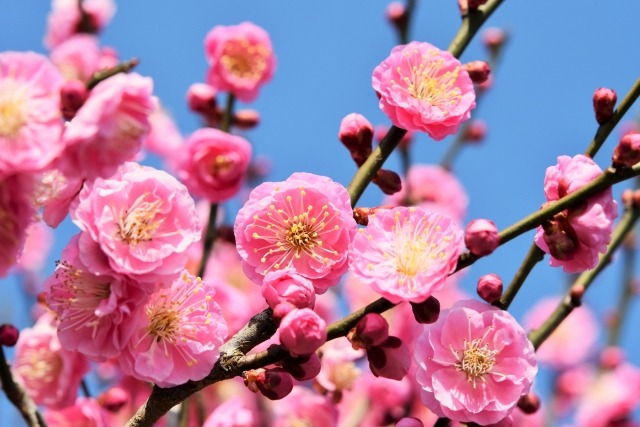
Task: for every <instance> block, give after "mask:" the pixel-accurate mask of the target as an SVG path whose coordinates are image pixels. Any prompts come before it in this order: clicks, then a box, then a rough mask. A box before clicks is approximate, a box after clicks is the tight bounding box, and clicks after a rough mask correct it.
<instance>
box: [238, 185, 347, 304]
mask: <svg viewBox="0 0 640 427" xmlns="http://www.w3.org/2000/svg"><path fill="white" fill-rule="evenodd" d="M356 228H357V225H356V222H355V220H354V219H353V212H352V210H351V202H350V199H349V193H347V190H346V189H345V188H344V187H342V186H341V185H340V184H338V183H336V182H333V181H332V180H331V179H330V178H328V177H324V176H319V175H313V174H310V173H294V174H293V175H291V176H290V177H289V178H288V179H287V180H286V181H284V182H265V183H263V184H261V185H259V186H258V187H256V188H255V189H254V190H253V191H252V192H251V194H250V195H249V200H248V201H247V203H246V204H245V205H244V207H242V209H240V211H239V212H238V215H237V217H236V222H235V225H234V233H235V237H236V247H237V249H238V252H239V253H240V256H241V257H242V259H243V268H244V270H245V272H246V274H247V276H249V278H250V279H251V280H253V281H254V282H256V283H261V282H262V278H263V276H264V275H265V274H267V273H268V272H270V271H274V270H280V269H283V268H293V269H295V271H296V273H297V274H299V275H301V276H304V277H306V278H308V279H311V280H312V281H313V286H314V287H315V289H316V294H322V293H324V292H326V290H327V289H328V288H329V287H331V286H334V285H336V284H337V283H338V281H339V280H340V278H341V277H342V275H343V274H344V273H345V272H346V271H347V268H348V265H347V248H348V246H349V243H350V242H351V239H352V238H353V236H354V234H355V233H356Z"/></svg>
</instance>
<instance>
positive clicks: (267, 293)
mask: <svg viewBox="0 0 640 427" xmlns="http://www.w3.org/2000/svg"><path fill="white" fill-rule="evenodd" d="M262 296H263V297H264V299H265V300H267V304H269V307H271V308H275V306H276V305H278V304H280V303H281V302H285V301H286V302H289V303H291V304H293V305H294V306H296V307H298V308H311V309H313V307H314V306H315V304H316V292H315V290H314V288H313V283H311V281H310V280H309V279H307V278H305V277H302V276H300V275H299V274H296V272H295V270H294V269H292V268H287V269H283V270H277V271H271V272H269V273H267V275H266V276H264V281H263V282H262Z"/></svg>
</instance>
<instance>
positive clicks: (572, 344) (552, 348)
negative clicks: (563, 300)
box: [523, 297, 600, 369]
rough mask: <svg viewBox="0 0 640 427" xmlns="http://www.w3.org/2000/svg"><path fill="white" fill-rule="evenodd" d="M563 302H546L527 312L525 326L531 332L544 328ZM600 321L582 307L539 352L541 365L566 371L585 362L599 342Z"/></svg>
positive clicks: (572, 313) (558, 329)
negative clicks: (546, 321) (544, 324)
mask: <svg viewBox="0 0 640 427" xmlns="http://www.w3.org/2000/svg"><path fill="white" fill-rule="evenodd" d="M559 302H560V298H557V297H556V298H545V299H543V300H540V301H539V302H537V303H536V304H535V305H534V306H533V307H531V309H530V310H529V311H528V312H527V314H526V316H525V318H524V321H523V324H524V325H525V327H526V328H527V329H536V328H539V327H540V326H542V324H543V323H544V321H545V320H547V319H548V318H549V316H550V315H551V313H553V311H554V310H555V308H556V307H557V305H558V303H559ZM599 329H600V328H599V325H598V319H597V318H596V316H595V314H594V313H593V311H591V309H590V308H589V307H588V306H587V305H585V304H582V305H581V306H580V307H576V308H574V309H573V311H572V312H571V314H570V315H569V316H568V317H567V318H566V319H565V320H563V321H562V323H560V326H558V327H557V328H556V329H555V331H553V333H552V334H551V335H549V337H548V338H547V339H546V340H545V341H544V343H542V345H541V346H540V348H539V349H538V350H536V356H537V358H538V361H540V362H541V363H544V364H547V365H548V366H551V367H553V368H556V369H566V368H568V367H571V366H576V365H577V364H579V363H581V362H583V361H585V360H586V359H587V358H588V357H589V356H590V353H591V351H592V350H593V349H594V346H595V344H596V342H597V341H598V334H599V332H600V331H599Z"/></svg>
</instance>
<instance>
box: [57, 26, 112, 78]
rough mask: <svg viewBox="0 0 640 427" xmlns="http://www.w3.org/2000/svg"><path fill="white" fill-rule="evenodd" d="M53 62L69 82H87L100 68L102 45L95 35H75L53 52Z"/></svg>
mask: <svg viewBox="0 0 640 427" xmlns="http://www.w3.org/2000/svg"><path fill="white" fill-rule="evenodd" d="M50 56H51V62H53V64H54V65H55V66H56V67H58V70H60V73H62V75H63V76H64V77H65V79H67V80H80V81H82V82H86V81H88V80H89V78H91V76H92V75H93V73H95V72H96V71H98V69H99V66H100V43H99V41H98V37H97V36H95V35H93V34H82V33H78V34H74V35H73V36H71V37H70V38H69V39H67V40H65V41H64V42H62V43H61V44H59V45H58V46H56V47H55V48H54V49H53V50H52V51H51V55H50Z"/></svg>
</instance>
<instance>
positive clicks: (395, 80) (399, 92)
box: [372, 42, 476, 141]
mask: <svg viewBox="0 0 640 427" xmlns="http://www.w3.org/2000/svg"><path fill="white" fill-rule="evenodd" d="M372 80H373V88H374V89H375V91H376V92H377V93H378V95H379V96H380V108H381V109H382V111H384V113H385V114H386V115H387V116H389V119H390V120H391V123H393V124H394V125H395V126H397V127H399V128H402V129H406V130H410V131H423V132H426V133H427V134H429V136H430V137H431V138H433V139H435V140H436V141H439V140H441V139H443V138H444V137H446V136H447V135H451V134H454V133H456V132H457V131H458V126H460V123H462V122H463V121H465V120H467V119H469V117H470V116H471V113H470V111H471V110H472V109H473V108H474V107H475V106H476V103H475V93H474V91H473V83H472V82H471V79H470V78H469V75H468V74H467V72H466V71H465V70H464V69H463V68H462V64H460V61H458V60H457V59H456V58H454V57H453V55H451V54H450V53H449V52H447V51H442V50H440V49H438V48H437V47H435V46H433V45H430V44H429V43H420V42H411V43H409V44H407V45H402V46H396V47H394V48H393V49H392V50H391V55H389V57H388V58H387V59H385V60H384V61H382V63H380V65H378V66H377V67H376V68H375V69H374V70H373V78H372Z"/></svg>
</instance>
